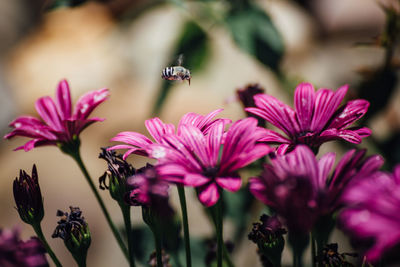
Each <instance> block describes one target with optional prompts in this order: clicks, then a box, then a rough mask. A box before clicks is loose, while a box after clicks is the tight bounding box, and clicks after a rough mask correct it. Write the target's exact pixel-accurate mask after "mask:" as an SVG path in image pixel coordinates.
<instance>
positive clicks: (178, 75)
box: [161, 55, 192, 85]
mask: <svg viewBox="0 0 400 267" xmlns="http://www.w3.org/2000/svg"><path fill="white" fill-rule="evenodd" d="M182 61H183V56H182V55H179V57H178V62H177V63H178V65H177V66H171V67H166V68H165V69H163V71H162V74H161V78H163V79H164V80H168V81H184V80H188V82H189V85H190V79H191V78H192V76H191V75H190V70H188V69H186V68H184V67H182Z"/></svg>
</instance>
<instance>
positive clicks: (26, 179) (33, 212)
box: [13, 165, 44, 225]
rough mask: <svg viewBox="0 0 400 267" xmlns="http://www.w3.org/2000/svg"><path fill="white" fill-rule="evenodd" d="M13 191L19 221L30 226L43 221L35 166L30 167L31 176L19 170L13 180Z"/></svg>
mask: <svg viewBox="0 0 400 267" xmlns="http://www.w3.org/2000/svg"><path fill="white" fill-rule="evenodd" d="M13 191H14V199H15V204H16V206H17V211H18V213H19V216H20V217H21V220H23V221H24V222H25V223H28V224H32V225H33V224H39V223H40V222H41V221H42V219H43V216H44V210H43V198H42V194H41V192H40V187H39V181H38V174H37V170H36V165H33V167H32V176H29V175H28V174H27V173H26V172H25V171H23V170H20V172H19V178H15V180H14V184H13Z"/></svg>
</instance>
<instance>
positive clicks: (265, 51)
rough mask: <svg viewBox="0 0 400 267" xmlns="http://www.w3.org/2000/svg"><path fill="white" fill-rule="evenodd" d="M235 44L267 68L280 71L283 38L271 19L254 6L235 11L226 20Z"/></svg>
mask: <svg viewBox="0 0 400 267" xmlns="http://www.w3.org/2000/svg"><path fill="white" fill-rule="evenodd" d="M226 25H227V27H228V28H229V30H230V32H231V34H232V37H233V40H234V41H235V43H236V44H237V45H238V46H239V47H240V48H241V49H242V50H243V51H245V52H247V53H248V54H250V55H252V56H254V57H255V58H257V59H258V60H259V61H260V62H261V63H263V64H264V65H265V66H267V67H269V68H271V69H272V70H274V71H276V72H278V71H279V62H280V60H281V58H282V55H283V52H284V45H283V40H282V37H281V36H280V34H279V32H278V30H277V29H276V28H275V26H274V24H273V23H272V21H271V18H270V17H269V16H268V15H267V14H266V13H265V12H264V11H263V10H262V9H261V8H259V7H258V6H256V5H254V4H250V5H245V7H244V8H243V9H234V10H233V11H232V12H230V13H229V15H228V17H227V19H226Z"/></svg>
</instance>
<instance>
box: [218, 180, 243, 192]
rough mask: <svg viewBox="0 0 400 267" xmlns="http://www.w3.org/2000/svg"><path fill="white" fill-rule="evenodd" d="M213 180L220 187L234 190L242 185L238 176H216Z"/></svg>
mask: <svg viewBox="0 0 400 267" xmlns="http://www.w3.org/2000/svg"><path fill="white" fill-rule="evenodd" d="M215 182H216V183H217V184H218V185H219V186H220V187H222V188H224V189H226V190H228V191H231V192H236V191H238V190H239V189H240V187H241V186H242V179H240V177H217V178H215Z"/></svg>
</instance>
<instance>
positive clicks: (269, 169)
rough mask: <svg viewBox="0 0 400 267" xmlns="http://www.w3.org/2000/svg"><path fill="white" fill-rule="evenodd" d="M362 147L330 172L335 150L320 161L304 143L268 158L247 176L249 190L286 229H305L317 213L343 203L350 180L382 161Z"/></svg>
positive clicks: (328, 211)
mask: <svg viewBox="0 0 400 267" xmlns="http://www.w3.org/2000/svg"><path fill="white" fill-rule="evenodd" d="M364 154H365V151H358V152H357V151H356V150H351V151H349V152H348V153H346V154H345V155H344V157H343V158H342V159H341V160H340V161H339V163H338V164H337V166H336V169H335V171H334V172H333V174H332V175H329V174H330V171H331V169H332V167H333V164H334V162H335V154H334V153H327V154H325V155H324V156H323V157H322V158H321V159H320V160H319V161H318V160H317V159H316V157H315V155H314V153H313V152H312V151H311V149H310V148H308V147H307V146H305V145H298V146H296V148H295V149H294V150H293V151H292V152H289V153H287V154H285V155H278V156H276V157H275V158H273V159H271V164H267V165H265V167H264V172H263V174H262V175H261V176H260V177H255V178H251V179H250V191H251V192H252V193H253V195H254V196H255V197H256V198H258V199H259V200H261V201H262V202H263V203H264V204H266V205H268V206H270V207H272V208H273V209H275V210H276V212H277V213H278V215H280V216H282V217H283V218H284V219H285V222H286V224H287V226H288V228H289V230H293V231H295V232H301V233H307V232H309V231H310V230H311V229H312V227H313V225H314V223H315V222H316V221H317V219H318V218H319V217H320V216H324V215H327V214H331V213H332V212H334V211H335V210H337V209H338V208H339V206H340V204H342V200H341V196H342V193H343V191H344V190H345V188H346V187H347V186H348V184H349V183H350V182H353V181H356V180H359V179H363V178H365V177H369V176H371V175H374V173H376V172H377V171H378V169H379V168H380V166H381V165H382V163H383V160H382V158H381V157H379V156H371V157H369V158H366V159H364V158H363V157H364Z"/></svg>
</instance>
